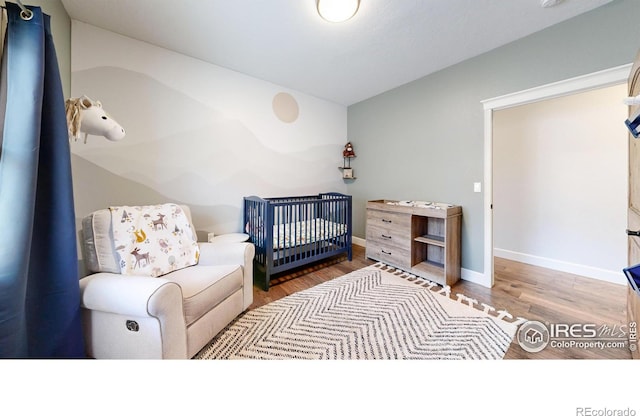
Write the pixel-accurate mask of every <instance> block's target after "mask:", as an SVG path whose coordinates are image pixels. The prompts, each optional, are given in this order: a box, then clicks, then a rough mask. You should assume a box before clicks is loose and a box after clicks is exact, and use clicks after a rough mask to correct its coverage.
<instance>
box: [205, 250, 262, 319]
mask: <svg viewBox="0 0 640 416" xmlns="http://www.w3.org/2000/svg"><path fill="white" fill-rule="evenodd" d="M198 244H199V245H200V259H199V261H198V264H199V265H202V266H216V265H222V264H239V265H240V266H242V273H243V276H244V280H243V284H242V285H243V292H244V293H243V306H244V309H247V308H248V307H249V306H250V305H251V304H252V303H253V258H254V256H255V254H256V247H255V246H254V245H253V243H198Z"/></svg>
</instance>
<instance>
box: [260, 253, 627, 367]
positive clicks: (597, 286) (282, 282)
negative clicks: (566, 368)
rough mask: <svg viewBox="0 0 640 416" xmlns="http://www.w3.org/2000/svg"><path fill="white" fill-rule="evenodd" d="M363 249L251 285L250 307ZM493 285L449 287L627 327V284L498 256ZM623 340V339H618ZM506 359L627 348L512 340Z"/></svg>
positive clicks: (518, 311)
mask: <svg viewBox="0 0 640 416" xmlns="http://www.w3.org/2000/svg"><path fill="white" fill-rule="evenodd" d="M364 253H365V250H364V248H363V247H360V246H356V245H354V246H353V260H352V261H351V262H349V261H347V260H346V257H342V258H337V259H334V260H330V261H327V262H322V263H319V264H314V265H312V266H309V267H305V268H301V269H297V270H294V271H292V272H290V273H285V274H280V275H276V276H275V278H273V279H272V283H271V284H272V286H271V288H270V289H269V291H268V292H264V291H262V290H260V289H258V288H255V287H254V302H253V304H252V305H251V307H250V309H255V308H257V307H260V306H262V305H265V304H267V303H269V302H273V301H274V300H277V299H280V298H282V297H284V296H287V295H290V294H292V293H295V292H297V291H300V290H304V289H307V288H310V287H312V286H315V285H317V284H319V283H322V282H325V281H328V280H331V279H333V278H336V277H339V276H342V275H344V274H347V273H349V272H351V271H353V270H357V269H360V268H362V267H366V266H368V265H371V264H374V263H375V262H374V261H372V260H369V259H367V258H365V254H364ZM494 268H495V284H494V287H493V288H491V289H489V288H486V287H484V286H480V285H478V284H475V283H470V282H467V281H464V280H461V281H460V282H458V283H457V284H456V285H455V286H453V288H452V293H462V294H464V295H466V296H469V297H472V298H474V299H476V300H478V302H480V303H486V304H488V305H491V306H493V307H495V308H496V310H502V309H504V310H507V311H508V312H509V313H511V314H512V315H513V316H514V317H523V318H526V319H528V320H535V321H540V322H543V323H545V324H581V323H584V324H595V325H596V328H597V329H598V330H599V329H600V328H604V327H606V328H609V329H611V330H613V331H614V332H615V333H616V334H617V332H618V331H620V329H621V328H620V326H621V325H626V286H623V285H616V284H613V283H607V282H602V281H599V280H595V279H589V278H585V277H581V276H576V275H573V274H568V273H562V272H557V271H554V270H548V269H544V268H541V267H536V266H531V265H527V264H523V263H518V262H514V261H510V260H505V259H501V258H496V259H495V266H494ZM623 339H624V338H623ZM505 358H506V359H625V358H629V359H630V358H631V353H630V352H629V350H628V348H603V349H596V348H584V349H583V348H577V347H567V348H559V347H552V346H551V345H548V346H547V347H546V348H545V349H544V350H542V351H540V352H537V353H529V352H527V351H525V350H523V349H522V348H521V347H520V345H518V343H517V342H516V341H514V342H513V343H512V344H511V347H510V348H509V350H508V351H507V354H506V356H505Z"/></svg>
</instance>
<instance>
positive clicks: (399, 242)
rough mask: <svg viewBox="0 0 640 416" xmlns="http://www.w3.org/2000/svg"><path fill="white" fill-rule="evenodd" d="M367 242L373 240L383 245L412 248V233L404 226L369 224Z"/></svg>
mask: <svg viewBox="0 0 640 416" xmlns="http://www.w3.org/2000/svg"><path fill="white" fill-rule="evenodd" d="M366 238H367V243H368V242H373V243H376V244H379V245H383V246H393V247H398V248H401V249H405V250H410V249H411V238H410V234H409V233H408V232H407V231H406V230H405V229H404V228H400V229H398V228H394V227H379V226H377V225H371V224H367V237H366Z"/></svg>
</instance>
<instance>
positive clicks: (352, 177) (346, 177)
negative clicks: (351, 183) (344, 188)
mask: <svg viewBox="0 0 640 416" xmlns="http://www.w3.org/2000/svg"><path fill="white" fill-rule="evenodd" d="M338 169H340V171H341V172H342V179H348V180H354V179H357V178H356V177H355V176H351V177H349V176H344V170H345V169H352V171H353V168H344V167H342V166H339V167H338Z"/></svg>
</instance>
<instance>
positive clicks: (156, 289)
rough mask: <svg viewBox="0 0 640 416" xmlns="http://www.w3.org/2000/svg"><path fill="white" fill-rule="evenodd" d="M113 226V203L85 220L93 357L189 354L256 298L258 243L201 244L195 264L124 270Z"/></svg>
mask: <svg viewBox="0 0 640 416" xmlns="http://www.w3.org/2000/svg"><path fill="white" fill-rule="evenodd" d="M181 207H182V209H183V210H184V211H185V213H186V214H187V216H188V218H189V220H191V217H190V212H189V209H188V207H185V206H181ZM111 227H112V226H111V215H110V212H109V210H108V209H104V210H100V211H96V212H94V213H92V214H90V215H89V216H87V217H85V218H84V219H83V222H82V232H81V238H82V243H81V246H82V251H83V258H84V261H85V265H86V267H87V269H88V270H89V271H90V272H91V273H92V274H90V275H88V276H86V277H84V278H82V279H81V280H80V290H81V308H82V320H83V327H84V336H85V343H86V350H87V355H89V356H90V357H93V358H115V359H125V358H133V359H142V358H150V359H165V358H182V359H185V358H191V357H193V356H194V355H196V354H197V353H198V352H199V351H200V350H201V349H202V348H203V347H204V346H206V344H207V343H208V342H209V341H210V340H211V339H212V338H213V337H214V336H215V335H216V334H217V333H218V332H220V330H222V329H223V328H224V327H225V326H226V325H227V324H229V323H230V322H231V321H232V320H233V319H234V318H236V317H237V316H238V315H240V314H241V313H242V312H243V311H245V310H246V309H247V308H248V307H249V306H250V305H251V303H252V302H253V257H254V254H255V248H254V246H253V244H251V243H215V244H214V243H198V244H199V249H200V257H199V261H198V264H197V265H195V266H190V267H186V268H183V269H180V270H176V271H173V272H171V273H168V274H165V275H163V276H161V277H147V276H135V275H122V274H120V269H119V266H118V261H119V260H118V254H117V252H116V250H115V247H114V241H113V238H112V234H111V232H110V230H111ZM192 227H193V225H192Z"/></svg>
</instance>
